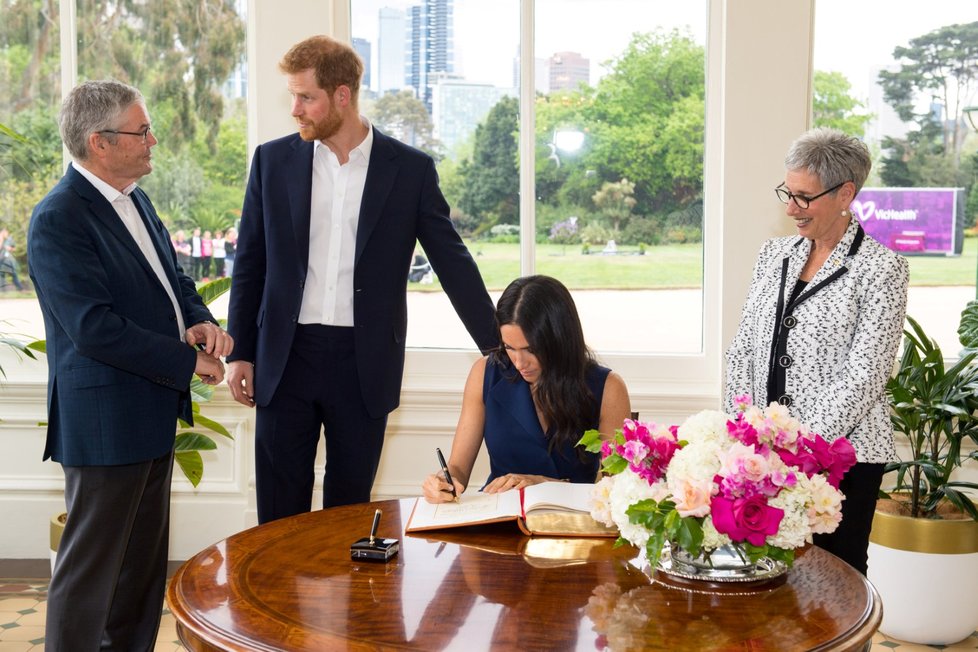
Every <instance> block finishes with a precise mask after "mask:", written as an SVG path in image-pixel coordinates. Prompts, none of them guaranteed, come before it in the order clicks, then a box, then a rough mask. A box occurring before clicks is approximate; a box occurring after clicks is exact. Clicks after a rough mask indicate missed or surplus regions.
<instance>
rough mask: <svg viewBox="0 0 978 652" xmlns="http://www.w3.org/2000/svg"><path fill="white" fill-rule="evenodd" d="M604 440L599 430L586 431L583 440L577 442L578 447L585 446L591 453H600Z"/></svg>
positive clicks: (582, 436)
mask: <svg viewBox="0 0 978 652" xmlns="http://www.w3.org/2000/svg"><path fill="white" fill-rule="evenodd" d="M602 442H603V440H602V439H601V433H600V432H598V431H597V430H594V429H592V430H586V431H584V434H583V435H581V439H580V440H579V441H578V442H577V445H578V446H584V448H585V450H587V452H589V453H600V452H601V444H602Z"/></svg>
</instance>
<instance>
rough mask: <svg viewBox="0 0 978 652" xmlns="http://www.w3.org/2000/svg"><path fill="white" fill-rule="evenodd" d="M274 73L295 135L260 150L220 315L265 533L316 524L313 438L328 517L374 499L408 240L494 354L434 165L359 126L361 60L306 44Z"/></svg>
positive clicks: (401, 331) (400, 354) (490, 326)
mask: <svg viewBox="0 0 978 652" xmlns="http://www.w3.org/2000/svg"><path fill="white" fill-rule="evenodd" d="M279 66H280V68H281V70H282V72H283V73H285V75H286V77H287V84H288V89H289V92H290V94H291V95H292V115H293V117H294V118H295V120H296V122H297V123H298V125H299V133H298V134H292V135H290V136H286V137H284V138H280V139H278V140H273V141H271V142H268V143H265V144H263V145H261V146H259V147H258V148H257V150H256V151H255V155H254V158H253V160H252V164H251V177H250V179H249V181H248V189H247V191H246V193H245V200H244V208H243V210H242V215H241V228H240V230H239V237H238V254H237V259H236V261H235V267H234V277H233V282H232V286H231V301H230V307H229V310H228V329H229V331H230V333H231V334H232V335H233V336H234V340H235V342H236V348H235V352H234V355H233V356H232V357H229V358H228V360H229V367H228V384H229V386H230V388H231V394H232V396H234V398H235V399H236V400H237V401H238V402H240V403H242V404H244V405H248V406H255V405H257V422H256V437H255V457H256V461H255V466H256V469H255V471H256V480H257V494H258V520H259V522H262V523H264V522H267V521H270V520H273V519H277V518H282V517H285V516H290V515H292V514H297V513H301V512H306V511H309V509H310V507H311V503H312V489H313V479H314V473H315V470H314V465H315V456H316V448H317V446H318V443H319V433H320V429H323V430H324V433H325V438H326V469H325V475H324V479H323V506H324V507H329V506H334V505H345V504H349V503H355V502H364V501H367V500H370V490H371V488H372V486H373V481H374V476H375V475H376V472H377V466H378V464H379V462H380V455H381V449H382V447H383V441H384V430H385V427H386V425H387V415H388V413H389V412H391V411H392V410H393V409H394V408H396V407H397V405H398V402H399V400H400V390H401V376H402V371H403V368H404V337H405V332H406V330H407V280H408V272H409V270H410V267H411V261H412V259H413V255H414V248H415V243H416V241H418V242H420V243H421V246H422V247H423V248H424V250H425V253H426V254H427V255H428V258H429V260H430V262H431V265H432V267H433V268H434V270H435V273H437V274H438V277H439V279H440V280H441V283H442V286H443V287H444V288H445V292H446V293H447V294H448V296H449V298H450V299H451V301H452V304H453V306H454V307H455V310H456V312H457V313H458V315H459V317H460V318H461V319H462V322H463V323H464V324H465V327H466V329H467V330H468V331H469V334H470V335H471V336H472V338H473V340H475V343H476V344H477V345H478V347H479V348H480V349H481V350H483V351H488V350H490V349H492V348H494V347H495V346H496V344H497V339H496V329H495V323H494V308H493V305H492V301H491V300H490V299H489V294H488V293H487V292H486V288H485V285H484V283H483V281H482V277H481V276H480V275H479V270H478V267H477V266H476V264H475V261H474V260H473V259H472V257H471V256H470V255H469V252H468V250H467V249H466V248H465V245H464V244H463V243H462V240H461V238H460V237H459V235H458V233H457V232H456V231H455V228H454V226H453V224H452V222H451V220H450V218H449V208H448V204H447V203H446V202H445V198H444V197H443V196H442V193H441V191H440V190H439V188H438V179H437V174H436V172H435V165H434V161H432V159H431V157H430V156H428V155H426V154H424V153H422V152H420V151H418V150H416V149H413V148H411V147H408V146H406V145H404V144H402V143H400V142H398V141H396V140H394V139H392V138H389V137H388V136H385V135H384V134H382V133H381V132H380V131H379V130H377V129H376V128H374V127H373V126H372V125H371V124H370V123H369V122H368V121H367V120H366V118H364V117H362V116H361V115H360V112H359V108H358V94H359V89H360V78H361V76H362V74H363V63H362V62H361V60H360V58H359V57H358V56H357V54H356V53H355V52H354V51H353V49H352V48H351V47H349V46H348V45H346V44H343V43H340V42H338V41H335V40H333V39H331V38H329V37H326V36H314V37H311V38H309V39H306V40H305V41H302V42H301V43H298V44H297V45H295V46H293V47H292V49H291V50H289V52H288V53H287V54H286V55H285V57H284V58H283V59H282V61H281V62H280V64H279Z"/></svg>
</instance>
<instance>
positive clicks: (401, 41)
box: [351, 0, 706, 353]
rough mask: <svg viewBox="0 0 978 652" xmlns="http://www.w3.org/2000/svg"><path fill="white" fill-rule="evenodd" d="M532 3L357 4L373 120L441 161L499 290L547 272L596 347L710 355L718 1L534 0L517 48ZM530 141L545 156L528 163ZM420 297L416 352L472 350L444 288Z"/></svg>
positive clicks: (412, 340)
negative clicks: (706, 306)
mask: <svg viewBox="0 0 978 652" xmlns="http://www.w3.org/2000/svg"><path fill="white" fill-rule="evenodd" d="M676 5H679V6H678V7H677V6H676ZM525 8H526V3H520V2H519V1H518V0H503V1H500V2H493V3H486V2H482V1H480V0H413V1H412V0H396V1H395V0H352V2H351V9H352V36H353V43H354V46H355V47H356V48H357V49H358V51H359V52H360V53H361V56H363V58H364V59H365V61H366V62H367V69H368V76H367V78H366V80H365V84H364V86H365V92H364V94H363V97H364V101H363V110H364V112H365V113H366V114H367V115H368V116H369V117H370V118H371V120H373V122H374V124H375V125H376V126H377V127H378V128H380V129H382V130H384V131H386V132H387V133H389V134H391V135H394V136H396V137H398V138H401V139H402V140H405V141H406V142H408V143H409V144H413V145H415V146H417V147H420V148H421V149H424V150H427V151H429V152H431V153H432V154H433V155H434V156H435V157H436V159H437V160H438V170H439V175H440V177H441V184H442V189H443V191H444V192H445V195H446V197H447V199H448V200H449V203H450V204H451V206H452V209H453V213H452V216H453V219H454V220H455V223H456V226H457V228H458V229H459V231H460V232H461V233H462V234H463V236H464V237H465V238H466V240H467V243H468V245H469V249H470V251H471V252H472V253H473V255H474V256H475V258H476V261H477V263H478V264H479V267H480V270H481V271H482V274H483V277H484V278H485V280H486V284H487V286H488V287H489V289H490V291H491V293H493V295H494V296H495V295H498V293H499V292H500V291H501V290H502V289H503V288H504V287H505V286H506V285H507V284H508V283H509V282H510V281H511V280H512V279H513V278H515V277H517V276H518V275H520V274H521V273H529V272H537V273H543V274H549V275H552V276H555V277H557V278H560V279H561V280H562V281H563V282H564V283H565V284H566V285H568V286H569V287H570V288H571V289H572V290H573V292H574V295H575V299H576V301H577V303H578V308H579V310H580V312H581V315H582V319H583V321H584V327H585V332H586V335H587V338H588V340H589V342H590V344H591V345H592V346H593V347H595V348H596V349H599V350H601V351H606V352H610V351H619V352H642V353H644V352H667V353H694V352H700V351H701V350H702V322H703V318H702V314H703V312H702V305H703V295H702V287H703V247H702V242H703V150H704V147H703V144H704V127H703V126H704V96H705V39H706V36H705V33H706V3H670V2H649V1H648V0H537V1H536V2H535V4H534V5H533V12H534V22H533V24H534V25H535V26H536V27H535V29H534V31H533V36H532V39H528V40H527V42H521V39H520V36H521V34H520V20H521V16H524V17H525V14H523V13H521V12H524V11H525ZM584 16H587V17H588V18H587V19H586V20H584V19H583V17H584ZM622 16H628V20H622ZM522 56H525V57H527V59H526V61H524V60H522V59H521V57H522ZM530 70H532V74H533V77H534V84H533V88H532V89H530V88H527V87H526V85H525V84H523V85H522V86H523V87H524V88H522V93H523V95H522V96H521V79H522V78H521V71H522V72H524V73H526V72H528V71H530ZM527 114H529V116H528V115H527ZM527 124H535V127H534V129H533V134H532V136H527V135H526V134H524V133H522V131H521V126H522V128H524V129H525V127H526V125H527ZM521 138H522V139H526V138H530V142H532V143H533V148H534V151H535V156H534V160H532V161H521V160H520V156H519V151H520V143H521ZM521 167H522V168H527V167H529V169H530V170H532V177H531V178H532V179H533V190H532V196H533V197H535V198H536V201H535V203H532V204H529V205H528V204H527V203H525V202H524V203H521V201H520V197H521V172H522V173H524V174H526V170H525V169H522V170H521ZM524 189H525V186H524ZM427 280H431V281H432V283H425V281H427ZM411 289H412V290H413V291H412V292H411V294H410V306H411V319H410V320H409V332H408V344H409V345H412V346H421V347H438V346H440V347H463V348H471V347H472V343H471V340H469V338H468V336H467V335H466V333H465V331H464V329H462V327H461V325H460V324H459V323H458V320H457V319H455V318H453V316H452V310H451V306H450V305H449V303H448V300H447V298H446V297H444V295H443V294H442V293H440V292H439V291H438V290H439V285H438V283H437V278H436V277H433V276H429V277H427V278H422V279H421V280H420V281H419V282H418V283H416V284H415V283H412V286H411ZM626 304H627V305H628V306H630V308H629V309H628V317H627V322H628V324H629V325H628V327H627V328H625V327H623V323H624V322H625V319H623V312H622V311H623V309H624V306H625V305H626ZM664 314H668V315H669V316H670V319H669V320H663V319H662V315H664ZM680 322H681V324H680Z"/></svg>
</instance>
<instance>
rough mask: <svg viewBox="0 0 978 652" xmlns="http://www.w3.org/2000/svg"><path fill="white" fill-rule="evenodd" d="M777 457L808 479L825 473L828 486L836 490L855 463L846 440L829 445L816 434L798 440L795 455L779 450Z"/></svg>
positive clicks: (850, 446) (841, 439)
mask: <svg viewBox="0 0 978 652" xmlns="http://www.w3.org/2000/svg"><path fill="white" fill-rule="evenodd" d="M778 455H779V456H780V457H781V460H782V461H783V462H784V463H785V464H787V465H789V466H794V467H797V468H798V469H799V470H800V471H802V472H803V473H805V475H807V476H808V477H812V476H813V475H815V474H817V473H825V474H826V479H827V480H828V482H829V484H831V485H832V486H833V487H835V488H836V489H838V488H839V483H840V482H841V481H842V476H844V475H845V474H846V471H848V470H849V469H850V468H852V466H853V465H854V464H855V463H856V450H855V449H854V448H853V447H852V444H851V443H849V440H848V439H846V438H845V437H840V438H839V439H836V440H835V441H833V442H832V443H831V444H830V443H828V442H827V441H825V439H823V438H822V436H821V435H816V434H812V435H811V436H810V437H801V438H799V439H798V451H797V452H796V453H792V452H790V451H788V450H779V451H778Z"/></svg>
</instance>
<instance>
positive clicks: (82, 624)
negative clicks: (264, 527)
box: [44, 433, 173, 652]
mask: <svg viewBox="0 0 978 652" xmlns="http://www.w3.org/2000/svg"><path fill="white" fill-rule="evenodd" d="M134 436H138V433H134ZM172 471H173V453H172V452H171V453H168V454H167V455H164V456H163V457H160V458H158V459H155V460H150V461H147V462H140V463H138V464H125V465H121V466H66V467H64V472H65V502H66V504H67V507H68V521H67V523H65V529H64V533H63V534H62V537H61V544H60V546H59V547H58V559H57V562H56V564H55V568H54V574H53V576H52V577H51V585H50V588H49V589H48V605H47V609H48V612H47V619H46V622H45V632H44V649H45V650H52V651H59V652H60V651H62V650H64V651H70V652H89V651H94V650H122V651H126V652H130V651H134V652H141V651H143V650H152V649H154V647H155V646H156V634H157V631H158V630H159V626H160V615H161V613H162V609H163V592H164V589H165V588H166V562H167V551H168V545H169V536H170V477H171V474H172Z"/></svg>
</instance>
